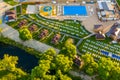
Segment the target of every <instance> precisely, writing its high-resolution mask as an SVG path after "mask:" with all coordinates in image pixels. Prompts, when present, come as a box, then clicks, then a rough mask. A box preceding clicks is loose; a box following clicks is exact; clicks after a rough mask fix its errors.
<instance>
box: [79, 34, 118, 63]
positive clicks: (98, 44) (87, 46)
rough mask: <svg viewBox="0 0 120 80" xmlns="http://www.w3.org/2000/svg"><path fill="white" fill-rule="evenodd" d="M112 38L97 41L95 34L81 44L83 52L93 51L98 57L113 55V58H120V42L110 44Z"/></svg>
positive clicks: (80, 47)
mask: <svg viewBox="0 0 120 80" xmlns="http://www.w3.org/2000/svg"><path fill="white" fill-rule="evenodd" d="M110 41H111V40H110V38H106V40H104V41H97V40H96V39H95V37H94V36H92V37H90V38H88V39H85V40H84V41H83V42H82V44H81V45H80V46H79V50H80V52H82V53H91V54H92V55H93V56H94V57H96V58H101V57H103V56H104V57H106V56H107V57H111V58H112V59H114V60H116V61H119V60H120V46H119V44H110V43H109V42H110Z"/></svg>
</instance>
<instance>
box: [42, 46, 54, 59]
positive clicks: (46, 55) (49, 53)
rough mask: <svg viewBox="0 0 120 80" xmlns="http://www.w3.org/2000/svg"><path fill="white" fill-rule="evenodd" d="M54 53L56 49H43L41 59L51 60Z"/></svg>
mask: <svg viewBox="0 0 120 80" xmlns="http://www.w3.org/2000/svg"><path fill="white" fill-rule="evenodd" d="M55 55H56V51H55V50H54V49H53V48H50V49H48V50H47V51H45V52H44V53H43V55H42V56H41V58H40V59H41V60H42V59H44V60H50V61H51V60H52V59H53V58H54V56H55Z"/></svg>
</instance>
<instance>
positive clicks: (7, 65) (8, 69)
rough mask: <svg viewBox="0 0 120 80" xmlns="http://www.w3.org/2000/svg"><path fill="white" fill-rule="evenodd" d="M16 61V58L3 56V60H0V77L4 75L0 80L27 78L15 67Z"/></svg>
mask: <svg viewBox="0 0 120 80" xmlns="http://www.w3.org/2000/svg"><path fill="white" fill-rule="evenodd" d="M17 60H18V57H17V56H9V55H8V54H5V55H4V57H3V59H2V60H0V75H3V74H4V75H3V76H2V77H1V80H17V79H19V78H22V77H24V76H27V74H26V73H25V72H24V71H22V70H21V69H20V68H17V67H16V64H17ZM1 73H2V74H1Z"/></svg>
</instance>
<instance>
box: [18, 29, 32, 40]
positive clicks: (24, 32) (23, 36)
mask: <svg viewBox="0 0 120 80" xmlns="http://www.w3.org/2000/svg"><path fill="white" fill-rule="evenodd" d="M19 37H20V38H21V39H22V40H29V39H32V35H31V33H30V31H29V30H28V29H26V28H25V29H24V28H23V29H20V30H19Z"/></svg>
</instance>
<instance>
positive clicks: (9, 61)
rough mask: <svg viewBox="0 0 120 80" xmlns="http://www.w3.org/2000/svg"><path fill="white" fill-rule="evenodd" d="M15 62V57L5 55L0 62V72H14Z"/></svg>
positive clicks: (16, 58)
mask: <svg viewBox="0 0 120 80" xmlns="http://www.w3.org/2000/svg"><path fill="white" fill-rule="evenodd" d="M17 60H18V57H17V56H9V55H8V54H5V55H4V58H3V59H2V60H0V70H9V71H14V70H15V68H16V64H17Z"/></svg>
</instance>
